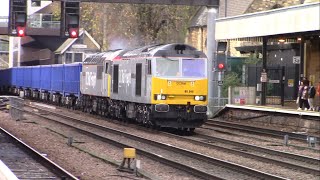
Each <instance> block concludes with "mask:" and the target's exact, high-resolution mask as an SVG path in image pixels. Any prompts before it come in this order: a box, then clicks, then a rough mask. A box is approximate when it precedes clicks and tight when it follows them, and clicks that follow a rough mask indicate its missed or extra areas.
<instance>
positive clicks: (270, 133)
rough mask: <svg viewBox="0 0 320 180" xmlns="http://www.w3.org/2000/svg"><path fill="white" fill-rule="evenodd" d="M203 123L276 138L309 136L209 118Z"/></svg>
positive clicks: (305, 138)
mask: <svg viewBox="0 0 320 180" xmlns="http://www.w3.org/2000/svg"><path fill="white" fill-rule="evenodd" d="M205 125H206V126H209V127H220V128H224V129H230V130H237V131H243V132H250V133H253V134H259V135H268V136H273V137H278V138H283V137H284V136H285V135H288V137H289V138H290V139H294V140H299V141H306V140H307V138H308V137H309V135H307V134H298V133H291V132H283V131H277V130H272V129H265V128H259V127H253V126H246V125H242V124H238V123H233V122H226V121H219V120H209V121H207V122H206V123H205ZM203 128H206V127H203ZM209 129H210V128H209ZM316 138H317V143H319V140H320V136H317V137H316Z"/></svg>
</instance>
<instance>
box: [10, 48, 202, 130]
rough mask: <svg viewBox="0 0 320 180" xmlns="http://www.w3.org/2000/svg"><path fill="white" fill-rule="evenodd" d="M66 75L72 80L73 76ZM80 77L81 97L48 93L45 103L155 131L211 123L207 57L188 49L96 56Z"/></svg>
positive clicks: (79, 95) (61, 93)
mask: <svg viewBox="0 0 320 180" xmlns="http://www.w3.org/2000/svg"><path fill="white" fill-rule="evenodd" d="M80 69H81V68H80ZM65 70H68V69H65ZM52 72H53V71H52ZM76 72H77V71H76ZM62 73H63V76H64V78H67V77H68V74H69V72H62ZM73 73H74V72H73ZM78 75H79V78H74V79H79V81H78V84H76V83H75V82H76V81H72V82H73V84H72V86H79V91H80V92H79V93H76V92H75V93H74V94H70V93H68V94H64V93H63V92H58V91H56V90H55V91H52V90H47V91H45V92H47V93H48V94H47V96H46V98H49V100H50V101H52V100H53V97H55V98H54V99H55V100H54V101H56V102H57V103H59V104H61V103H62V104H68V105H69V106H72V107H74V108H78V109H81V110H82V111H84V112H90V113H95V114H100V115H103V116H109V117H114V118H119V119H130V120H133V121H136V122H137V123H141V124H144V125H147V126H154V127H170V128H177V129H182V130H186V131H193V130H194V129H195V128H196V127H199V126H201V125H202V124H203V123H204V122H205V121H206V120H207V114H206V112H207V104H208V97H207V94H208V75H207V57H206V55H205V54H204V53H203V52H201V51H198V50H197V49H195V48H194V47H191V46H189V45H186V44H165V45H161V44H157V45H149V46H144V47H140V48H135V49H129V50H113V51H107V52H103V53H97V54H94V55H92V56H90V57H88V58H86V59H85V60H84V62H83V63H82V69H81V71H80V72H79V74H78ZM51 77H55V75H54V74H51ZM52 81H54V78H53V80H52ZM64 81H66V80H65V79H62V81H61V83H68V82H71V81H68V82H64ZM59 82H60V81H59ZM55 83H57V81H56V80H55ZM40 84H41V83H40ZM62 87H64V85H62ZM25 88H26V87H23V86H19V87H15V89H20V90H23V89H25ZM29 89H31V91H32V89H33V88H29ZM62 90H63V89H62ZM18 91H19V90H18ZM37 92H39V93H40V94H41V92H43V91H42V90H41V88H40V89H37ZM29 94H31V95H32V92H30V93H29ZM39 98H41V97H39Z"/></svg>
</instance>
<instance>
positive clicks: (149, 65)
mask: <svg viewBox="0 0 320 180" xmlns="http://www.w3.org/2000/svg"><path fill="white" fill-rule="evenodd" d="M147 62H148V72H147V73H148V74H151V60H150V59H149V60H147Z"/></svg>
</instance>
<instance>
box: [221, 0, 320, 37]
mask: <svg viewBox="0 0 320 180" xmlns="http://www.w3.org/2000/svg"><path fill="white" fill-rule="evenodd" d="M319 7H320V3H319V2H317V3H310V4H303V5H297V6H291V7H285V8H279V9H274V10H270V11H263V12H257V13H252V14H244V15H240V16H234V17H227V18H221V19H217V20H216V39H217V40H232V39H246V38H255V37H263V36H275V35H283V34H294V33H305V32H311V33H312V32H315V33H316V34H319V33H320V8H319Z"/></svg>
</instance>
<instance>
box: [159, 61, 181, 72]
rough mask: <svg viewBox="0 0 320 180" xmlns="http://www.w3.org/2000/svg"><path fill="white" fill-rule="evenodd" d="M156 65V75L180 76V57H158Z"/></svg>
mask: <svg viewBox="0 0 320 180" xmlns="http://www.w3.org/2000/svg"><path fill="white" fill-rule="evenodd" d="M156 66H157V69H156V76H180V75H179V60H178V59H170V58H158V59H157V60H156Z"/></svg>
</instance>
